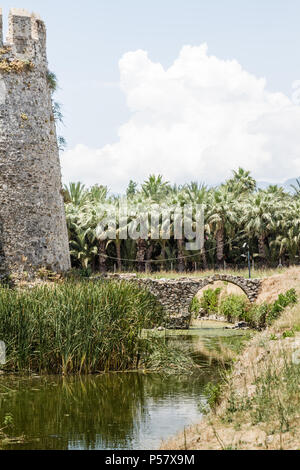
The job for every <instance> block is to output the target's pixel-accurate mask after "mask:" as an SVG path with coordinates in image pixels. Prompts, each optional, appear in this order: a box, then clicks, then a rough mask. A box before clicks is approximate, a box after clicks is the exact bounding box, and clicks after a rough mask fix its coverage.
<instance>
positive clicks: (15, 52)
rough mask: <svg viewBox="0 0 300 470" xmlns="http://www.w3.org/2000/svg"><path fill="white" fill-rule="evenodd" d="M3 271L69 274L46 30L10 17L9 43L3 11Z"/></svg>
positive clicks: (35, 21) (14, 14)
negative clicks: (46, 269) (46, 270)
mask: <svg viewBox="0 0 300 470" xmlns="http://www.w3.org/2000/svg"><path fill="white" fill-rule="evenodd" d="M0 46H1V48H0V269H1V270H2V271H4V270H5V271H8V272H11V271H20V270H22V269H24V268H25V269H26V270H30V268H31V266H33V267H39V266H46V267H49V268H51V269H52V270H54V271H65V270H67V269H69V268H70V256H69V245H68V233H67V227H66V219H65V212H64V204H63V197H62V191H61V190H62V186H61V171H60V162H59V152H58V146H57V136H56V128H55V121H54V116H53V111H52V100H51V90H50V88H49V84H48V80H47V71H48V65H47V57H46V28H45V25H44V23H43V21H41V20H40V19H39V18H37V17H36V16H34V15H30V14H29V13H27V12H26V11H24V10H15V9H13V10H11V11H10V15H9V33H8V38H7V43H5V44H4V45H3V40H2V12H1V11H0Z"/></svg>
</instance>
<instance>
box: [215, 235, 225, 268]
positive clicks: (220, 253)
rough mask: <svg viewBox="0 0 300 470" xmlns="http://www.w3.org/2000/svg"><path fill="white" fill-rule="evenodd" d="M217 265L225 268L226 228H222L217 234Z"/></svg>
mask: <svg viewBox="0 0 300 470" xmlns="http://www.w3.org/2000/svg"><path fill="white" fill-rule="evenodd" d="M216 242H217V263H218V266H219V268H220V267H223V261H224V228H223V227H221V228H220V229H219V230H218V231H217V233H216Z"/></svg>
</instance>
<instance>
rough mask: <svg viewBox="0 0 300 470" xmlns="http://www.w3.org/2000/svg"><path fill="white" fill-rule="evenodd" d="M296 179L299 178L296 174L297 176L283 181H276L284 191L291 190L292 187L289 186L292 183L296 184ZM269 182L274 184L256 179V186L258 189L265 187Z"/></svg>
mask: <svg viewBox="0 0 300 470" xmlns="http://www.w3.org/2000/svg"><path fill="white" fill-rule="evenodd" d="M297 179H298V180H300V176H298V178H291V179H289V180H286V181H285V182H284V183H277V186H282V187H283V188H284V189H285V191H288V192H292V191H293V189H292V187H291V186H292V185H293V186H297ZM271 184H274V183H270V182H268V181H258V182H257V187H258V188H259V189H266V188H267V187H268V186H270V185H271Z"/></svg>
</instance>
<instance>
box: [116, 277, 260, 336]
mask: <svg viewBox="0 0 300 470" xmlns="http://www.w3.org/2000/svg"><path fill="white" fill-rule="evenodd" d="M107 277H108V279H116V280H124V281H128V282H133V283H136V284H138V285H139V286H140V287H141V288H143V289H146V290H148V291H149V292H150V293H151V294H153V295H154V296H155V297H156V298H157V300H158V302H160V303H161V305H162V306H163V307H164V310H165V312H166V314H167V315H168V316H169V324H168V325H167V326H168V327H169V328H177V329H186V328H189V325H190V321H191V313H190V305H191V302H192V300H193V298H194V297H195V295H196V294H197V293H198V292H199V291H200V290H201V289H203V287H205V286H207V285H210V284H213V283H214V282H216V281H223V282H229V283H231V284H235V285H236V286H238V287H240V288H241V289H242V290H243V291H244V293H245V294H246V295H247V297H248V299H249V300H250V302H255V300H256V299H257V297H258V294H259V292H260V289H261V280H260V279H245V278H243V277H240V276H231V275H229V274H228V275H227V274H215V275H214V276H211V277H207V278H201V279H196V278H187V277H185V278H182V279H151V278H138V277H137V276H135V275H126V274H124V275H122V274H115V275H110V276H107Z"/></svg>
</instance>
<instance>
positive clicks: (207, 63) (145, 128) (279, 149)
mask: <svg viewBox="0 0 300 470" xmlns="http://www.w3.org/2000/svg"><path fill="white" fill-rule="evenodd" d="M119 66H120V75H121V89H122V90H123V92H124V93H125V95H126V98H127V104H128V107H129V109H130V111H131V112H132V116H131V118H130V120H129V121H128V122H127V123H125V124H124V125H122V126H121V127H120V129H119V141H118V142H116V143H113V144H110V145H106V146H105V147H103V148H100V149H92V148H88V147H86V146H83V145H77V146H76V147H75V148H73V149H71V150H69V151H67V152H65V154H64V155H63V156H62V166H63V176H64V180H65V181H71V180H72V181H74V180H81V181H83V182H85V183H86V184H88V185H89V184H94V183H101V184H107V185H108V186H109V187H110V188H111V189H112V190H113V191H121V190H124V189H125V187H126V185H127V183H128V181H129V180H130V179H134V180H136V181H138V182H141V181H143V180H144V179H145V178H146V177H147V176H148V175H149V174H150V173H155V174H158V173H160V174H163V175H164V177H165V178H166V179H168V180H169V181H171V182H177V183H183V182H185V181H190V180H199V181H205V182H207V183H209V184H213V183H216V182H218V181H221V180H223V179H224V178H225V177H227V176H228V175H229V174H230V172H231V170H232V169H236V168H237V167H238V166H242V167H244V168H246V169H248V170H251V171H252V172H253V174H254V176H256V177H257V178H259V179H267V180H270V181H282V180H283V179H285V178H289V177H291V176H292V177H293V176H299V175H300V107H299V106H297V103H295V101H294V100H293V101H292V100H291V99H289V98H288V97H287V96H285V95H284V94H282V93H271V92H268V91H267V89H266V81H265V80H264V79H259V78H257V77H255V76H254V75H251V74H250V73H248V72H247V71H246V70H244V69H243V68H242V67H241V65H240V64H239V63H238V62H237V61H235V60H232V61H225V60H221V59H218V58H217V57H214V56H209V55H208V53H207V46H206V44H203V45H202V46H199V47H191V46H185V47H183V48H182V50H181V52H180V54H179V57H178V58H177V59H176V60H175V62H174V64H173V65H172V66H171V67H170V68H169V69H167V70H165V69H164V68H163V66H162V65H161V64H159V63H154V62H152V61H151V60H150V59H149V57H148V55H147V53H146V52H145V51H142V50H138V51H136V52H129V53H127V54H125V55H124V56H123V57H122V59H121V60H120V63H119ZM296 83H297V82H295V84H294V93H296V92H297V91H298V87H297V86H296Z"/></svg>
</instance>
